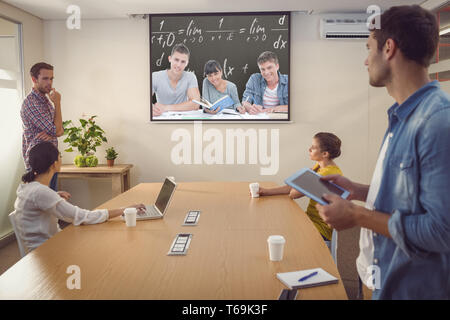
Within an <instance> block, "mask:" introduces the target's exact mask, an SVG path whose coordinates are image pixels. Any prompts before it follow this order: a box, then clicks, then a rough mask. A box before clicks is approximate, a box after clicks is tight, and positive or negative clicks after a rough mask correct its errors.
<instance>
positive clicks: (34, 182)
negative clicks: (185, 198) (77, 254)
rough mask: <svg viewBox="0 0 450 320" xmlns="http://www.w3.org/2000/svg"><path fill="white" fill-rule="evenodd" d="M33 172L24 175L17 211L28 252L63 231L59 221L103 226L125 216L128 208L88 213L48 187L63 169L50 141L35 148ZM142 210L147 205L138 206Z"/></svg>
mask: <svg viewBox="0 0 450 320" xmlns="http://www.w3.org/2000/svg"><path fill="white" fill-rule="evenodd" d="M29 161H30V166H31V170H30V171H28V172H27V173H25V174H24V175H23V176H22V181H23V182H24V183H21V184H20V185H19V187H18V188H17V199H16V202H15V204H14V208H15V210H16V225H17V231H18V232H19V233H20V235H21V237H22V239H23V242H24V245H25V247H26V250H27V251H31V250H33V249H35V248H37V247H39V246H40V245H41V244H42V243H44V242H45V241H46V240H48V239H49V238H51V237H52V236H53V235H55V234H56V233H57V232H58V231H60V229H59V227H58V219H61V220H64V221H66V222H70V223H73V224H74V225H76V226H78V225H80V224H95V223H101V222H104V221H106V220H108V219H109V218H114V217H117V216H119V215H122V213H123V210H124V208H120V209H113V210H107V209H100V210H93V211H90V210H85V209H81V208H79V207H77V206H74V205H72V204H70V203H69V202H67V201H66V199H68V197H69V194H67V193H62V194H58V193H56V192H55V191H53V190H52V189H50V188H49V187H48V185H49V183H50V180H51V178H52V177H53V174H54V173H55V172H58V171H59V170H60V168H61V155H60V153H59V151H58V149H57V148H56V147H55V146H54V145H53V144H52V143H50V142H42V143H39V144H37V145H35V146H34V147H33V148H32V149H31V150H30V153H29ZM130 207H134V208H136V209H138V210H141V209H142V208H144V205H143V204H136V205H132V206H130Z"/></svg>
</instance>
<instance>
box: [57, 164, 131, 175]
mask: <svg viewBox="0 0 450 320" xmlns="http://www.w3.org/2000/svg"><path fill="white" fill-rule="evenodd" d="M132 167H133V165H132V164H115V165H114V166H112V167H109V166H107V165H106V164H99V165H98V166H96V167H77V166H76V165H74V164H63V165H62V166H61V171H60V172H61V173H123V172H125V171H127V170H130V169H131V168H132Z"/></svg>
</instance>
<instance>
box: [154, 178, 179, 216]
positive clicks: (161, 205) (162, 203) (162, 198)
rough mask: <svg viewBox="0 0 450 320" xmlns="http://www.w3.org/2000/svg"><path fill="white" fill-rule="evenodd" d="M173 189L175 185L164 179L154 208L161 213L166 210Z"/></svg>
mask: <svg viewBox="0 0 450 320" xmlns="http://www.w3.org/2000/svg"><path fill="white" fill-rule="evenodd" d="M174 189H175V183H173V182H172V181H170V180H169V179H167V178H166V180H165V181H164V184H163V186H162V188H161V191H160V192H159V195H158V199H156V203H155V206H156V207H157V208H158V210H159V211H160V212H161V213H164V211H165V210H166V208H167V205H168V204H169V200H170V197H171V196H172V193H173V191H174Z"/></svg>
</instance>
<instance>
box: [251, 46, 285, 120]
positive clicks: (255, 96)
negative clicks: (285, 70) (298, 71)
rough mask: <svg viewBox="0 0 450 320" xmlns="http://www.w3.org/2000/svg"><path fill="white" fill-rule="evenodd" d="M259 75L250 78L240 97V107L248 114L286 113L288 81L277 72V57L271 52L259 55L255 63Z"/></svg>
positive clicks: (255, 74)
mask: <svg viewBox="0 0 450 320" xmlns="http://www.w3.org/2000/svg"><path fill="white" fill-rule="evenodd" d="M256 62H257V63H258V67H259V71H260V72H261V73H254V74H252V75H251V76H250V78H249V79H248V81H247V84H246V86H245V91H244V93H243V95H242V106H243V107H244V108H245V110H246V111H247V112H248V113H250V114H257V113H260V112H269V113H271V112H288V104H289V96H288V94H289V90H288V89H289V81H288V76H287V75H286V74H281V73H280V72H279V71H278V70H279V68H280V65H279V63H278V57H277V55H276V54H275V53H273V52H271V51H265V52H263V53H261V54H260V55H259V57H258V59H257V61H256Z"/></svg>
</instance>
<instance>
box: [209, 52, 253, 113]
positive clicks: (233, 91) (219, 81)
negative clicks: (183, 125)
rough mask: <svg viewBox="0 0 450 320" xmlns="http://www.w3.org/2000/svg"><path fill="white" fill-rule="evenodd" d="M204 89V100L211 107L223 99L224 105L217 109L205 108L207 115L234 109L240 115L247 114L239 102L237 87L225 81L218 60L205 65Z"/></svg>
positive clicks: (221, 104) (219, 104) (220, 104)
mask: <svg viewBox="0 0 450 320" xmlns="http://www.w3.org/2000/svg"><path fill="white" fill-rule="evenodd" d="M204 76H205V79H204V80H203V88H202V96H203V97H202V98H203V99H202V100H206V101H208V102H209V103H210V104H211V105H214V104H215V102H216V101H218V100H219V99H221V98H224V97H226V96H228V97H226V98H224V99H223V100H221V102H222V101H223V102H222V103H220V102H219V103H218V104H217V105H218V106H219V107H217V108H215V107H216V106H213V107H212V108H203V110H204V111H205V112H207V113H213V114H215V113H218V112H220V111H221V110H223V109H233V110H236V111H239V112H240V113H245V109H244V108H243V107H242V106H241V103H240V102H239V96H238V92H237V87H236V85H235V84H234V83H233V82H230V81H228V80H225V79H223V77H222V76H223V71H222V67H221V66H220V63H219V62H217V61H216V60H209V61H208V62H206V64H205V68H204Z"/></svg>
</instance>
